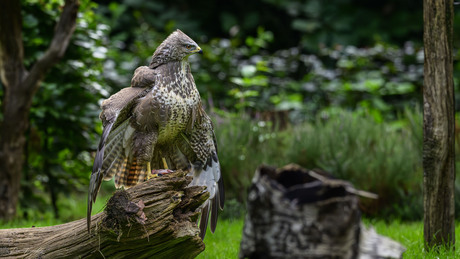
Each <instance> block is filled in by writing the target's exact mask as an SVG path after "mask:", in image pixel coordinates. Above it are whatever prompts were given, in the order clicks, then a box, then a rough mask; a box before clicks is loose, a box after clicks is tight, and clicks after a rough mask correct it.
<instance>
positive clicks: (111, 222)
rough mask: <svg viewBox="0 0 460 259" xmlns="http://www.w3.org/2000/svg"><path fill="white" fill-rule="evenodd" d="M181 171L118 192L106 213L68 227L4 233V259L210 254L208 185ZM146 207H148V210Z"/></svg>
mask: <svg viewBox="0 0 460 259" xmlns="http://www.w3.org/2000/svg"><path fill="white" fill-rule="evenodd" d="M191 180H192V178H191V177H187V176H186V172H183V171H176V172H174V173H170V174H167V175H164V176H161V177H157V178H154V179H151V180H149V181H147V182H143V183H141V184H139V185H136V186H134V187H132V188H130V189H128V190H127V191H117V192H116V193H115V194H114V195H113V196H112V198H110V200H109V201H108V202H107V207H106V209H105V211H104V212H101V213H99V214H97V215H94V216H92V223H91V234H89V233H88V231H87V227H86V219H80V220H77V221H73V222H69V223H66V224H62V225H56V226H50V227H39V228H19V229H1V230H0V240H2V242H1V244H0V257H1V258H194V257H195V256H196V255H198V254H199V253H200V252H201V251H203V250H204V243H203V241H202V240H201V238H200V236H199V233H200V230H199V228H198V226H197V224H196V221H197V219H198V215H199V210H198V211H197V208H198V207H199V206H200V205H201V204H203V203H204V202H205V201H206V200H207V198H208V197H209V193H208V192H204V189H205V188H204V187H198V186H194V187H188V184H189V183H190V182H191ZM144 206H145V207H144Z"/></svg>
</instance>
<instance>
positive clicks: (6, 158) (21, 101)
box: [0, 0, 79, 220]
mask: <svg viewBox="0 0 460 259" xmlns="http://www.w3.org/2000/svg"><path fill="white" fill-rule="evenodd" d="M20 4H21V1H17V0H2V1H0V76H1V80H2V83H3V89H4V92H5V94H4V99H3V106H2V112H3V121H2V122H1V124H0V218H1V219H6V220H8V219H11V218H12V217H13V216H14V215H15V214H16V205H17V201H18V195H19V187H20V180H21V171H22V166H23V163H24V157H23V155H24V147H25V136H24V135H25V132H26V130H27V127H28V123H29V111H30V106H31V105H32V98H33V96H34V94H35V92H36V91H37V89H38V86H39V84H40V82H41V80H42V79H43V78H44V76H45V74H46V72H47V71H48V70H49V69H50V68H51V67H52V66H53V65H54V64H55V63H57V61H58V60H59V58H61V57H62V56H63V55H64V52H65V50H66V49H67V46H68V44H69V41H70V37H71V35H72V34H73V32H74V30H75V24H76V18H77V12H78V7H79V2H78V0H66V1H65V6H64V8H63V11H62V14H61V18H60V19H59V22H58V23H57V25H56V28H55V34H54V36H53V39H52V41H51V45H50V47H49V48H48V50H47V51H46V52H45V54H44V55H43V56H42V57H41V58H40V59H39V60H38V61H37V62H36V63H35V65H34V66H33V67H32V69H31V70H30V72H29V71H27V70H26V69H25V67H24V65H23V61H24V50H23V44H22V16H21V6H20Z"/></svg>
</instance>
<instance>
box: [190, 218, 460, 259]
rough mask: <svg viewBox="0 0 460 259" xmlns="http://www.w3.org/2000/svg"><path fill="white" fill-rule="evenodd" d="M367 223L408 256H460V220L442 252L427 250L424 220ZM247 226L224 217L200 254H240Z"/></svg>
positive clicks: (426, 257) (210, 255) (209, 235)
mask: <svg viewBox="0 0 460 259" xmlns="http://www.w3.org/2000/svg"><path fill="white" fill-rule="evenodd" d="M364 221H365V223H366V225H369V224H371V225H372V226H374V227H375V229H376V231H377V233H379V234H381V235H384V236H387V237H389V238H391V239H393V240H395V241H398V242H400V243H401V244H402V245H404V246H405V247H406V249H407V250H406V252H405V253H404V255H403V258H404V259H412V258H414V259H419V258H425V259H431V258H433V259H440V258H443V259H448V258H460V251H459V249H458V248H459V247H460V241H459V240H460V224H457V226H456V229H455V234H456V237H457V242H456V247H457V250H456V251H446V250H445V249H441V251H440V252H439V253H437V252H429V253H425V248H424V245H423V223H422V222H412V223H407V222H400V221H393V222H391V223H385V222H384V221H380V220H379V221H374V220H364ZM242 230H243V220H242V219H241V220H221V221H219V223H218V226H217V229H216V233H214V234H212V233H211V232H210V231H208V233H207V234H206V238H205V240H204V242H205V244H206V249H205V250H204V252H202V253H201V254H200V255H199V256H198V257H197V258H200V259H203V258H238V251H239V248H240V242H241V234H242Z"/></svg>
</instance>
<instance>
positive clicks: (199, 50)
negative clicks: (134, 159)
mask: <svg viewBox="0 0 460 259" xmlns="http://www.w3.org/2000/svg"><path fill="white" fill-rule="evenodd" d="M193 53H198V54H203V50H202V49H201V48H200V47H197V48H196V49H195V50H194V51H193Z"/></svg>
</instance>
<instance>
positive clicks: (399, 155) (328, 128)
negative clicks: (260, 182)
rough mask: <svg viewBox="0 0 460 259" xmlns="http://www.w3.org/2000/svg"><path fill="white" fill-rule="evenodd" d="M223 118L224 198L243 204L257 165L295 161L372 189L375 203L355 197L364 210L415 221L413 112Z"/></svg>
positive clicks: (219, 126) (219, 130) (417, 183)
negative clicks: (286, 119)
mask: <svg viewBox="0 0 460 259" xmlns="http://www.w3.org/2000/svg"><path fill="white" fill-rule="evenodd" d="M226 116H227V117H223V116H221V117H219V118H218V119H217V121H216V123H215V127H216V130H215V131H216V135H217V140H218V146H219V151H220V152H219V157H220V163H221V166H222V171H223V172H224V181H225V188H226V193H227V194H228V195H227V196H228V197H230V198H236V199H238V200H239V201H240V202H244V201H245V199H246V190H247V188H248V187H249V186H250V184H251V179H252V176H253V173H254V171H255V169H256V168H257V166H259V165H260V164H263V163H265V164H270V165H274V166H278V167H280V166H283V165H285V164H288V163H297V164H299V165H301V166H303V167H306V168H310V169H313V168H321V169H323V170H326V171H328V172H330V173H332V174H333V175H334V176H336V177H338V178H341V179H345V180H348V181H351V182H352V183H353V184H354V185H355V186H356V187H357V188H359V189H362V190H366V191H371V192H374V193H376V194H378V195H379V199H378V200H367V199H363V200H362V205H363V206H362V208H363V209H364V212H365V213H366V214H367V215H370V216H379V217H386V218H401V219H411V220H415V219H420V215H422V211H423V210H422V204H421V199H420V197H421V196H422V190H421V181H422V177H421V175H422V173H421V172H422V168H421V166H422V163H421V158H422V154H421V150H422V149H421V147H422V146H421V142H420V141H421V138H420V135H421V129H422V128H421V114H420V112H413V111H410V110H406V112H405V116H404V117H402V118H401V119H400V120H399V121H396V122H394V123H379V122H377V121H376V120H375V119H374V117H373V116H372V115H371V114H358V113H351V112H345V111H343V110H331V109H329V110H325V111H323V112H321V113H320V115H319V116H318V117H317V118H316V120H315V121H314V123H303V124H299V125H294V126H292V127H288V128H287V129H285V130H276V127H275V128H273V125H272V123H271V122H265V121H254V120H251V119H249V118H248V117H244V116H241V115H239V116H238V119H237V118H236V116H233V117H232V116H231V115H226ZM213 117H216V116H213ZM405 118H409V119H405ZM415 125H417V126H415ZM273 129H275V130H273ZM459 210H460V207H459Z"/></svg>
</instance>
